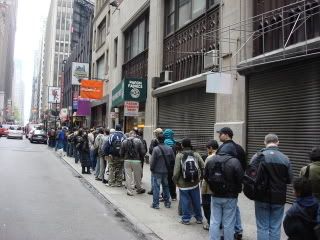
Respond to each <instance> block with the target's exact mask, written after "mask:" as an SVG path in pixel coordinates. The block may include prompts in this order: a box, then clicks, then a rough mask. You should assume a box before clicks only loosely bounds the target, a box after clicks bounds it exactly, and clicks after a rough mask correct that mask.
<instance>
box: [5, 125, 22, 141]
mask: <svg viewBox="0 0 320 240" xmlns="http://www.w3.org/2000/svg"><path fill="white" fill-rule="evenodd" d="M7 138H8V139H9V138H19V139H21V140H23V129H22V127H20V126H16V125H11V126H10V127H9V129H8V136H7Z"/></svg>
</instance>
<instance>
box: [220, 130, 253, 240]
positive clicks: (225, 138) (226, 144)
mask: <svg viewBox="0 0 320 240" xmlns="http://www.w3.org/2000/svg"><path fill="white" fill-rule="evenodd" d="M217 133H218V134H219V140H220V141H221V142H222V144H221V145H220V147H219V148H218V150H217V154H219V153H220V152H223V153H226V154H228V155H230V156H232V157H234V158H236V159H238V160H239V161H240V164H241V166H242V169H243V171H245V170H246V168H247V161H246V153H245V151H244V149H243V148H242V147H241V146H240V145H239V144H237V143H235V142H234V141H233V140H232V138H233V131H232V129H231V128H229V127H223V128H221V129H220V130H219V131H217ZM234 230H235V234H234V235H235V236H234V238H235V239H236V240H241V239H242V233H243V228H242V223H241V214H240V209H239V207H238V206H237V211H236V224H235V226H234Z"/></svg>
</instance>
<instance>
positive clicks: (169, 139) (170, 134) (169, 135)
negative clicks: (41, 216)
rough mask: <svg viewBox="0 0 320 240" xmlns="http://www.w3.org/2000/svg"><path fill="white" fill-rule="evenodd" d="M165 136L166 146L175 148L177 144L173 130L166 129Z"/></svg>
mask: <svg viewBox="0 0 320 240" xmlns="http://www.w3.org/2000/svg"><path fill="white" fill-rule="evenodd" d="M163 135H164V138H165V140H164V144H165V145H167V146H169V147H173V146H174V145H175V144H176V141H175V140H174V139H173V136H174V132H173V130H172V129H166V130H165V131H164V132H163Z"/></svg>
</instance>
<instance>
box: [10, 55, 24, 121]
mask: <svg viewBox="0 0 320 240" xmlns="http://www.w3.org/2000/svg"><path fill="white" fill-rule="evenodd" d="M12 86H13V87H12V112H13V118H14V120H15V121H16V122H17V123H19V124H23V121H24V82H23V80H22V63H21V61H20V60H15V64H14V79H13V84H12Z"/></svg>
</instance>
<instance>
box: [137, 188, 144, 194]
mask: <svg viewBox="0 0 320 240" xmlns="http://www.w3.org/2000/svg"><path fill="white" fill-rule="evenodd" d="M145 192H146V190H145V189H143V188H141V189H139V190H137V193H138V194H143V193H145Z"/></svg>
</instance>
